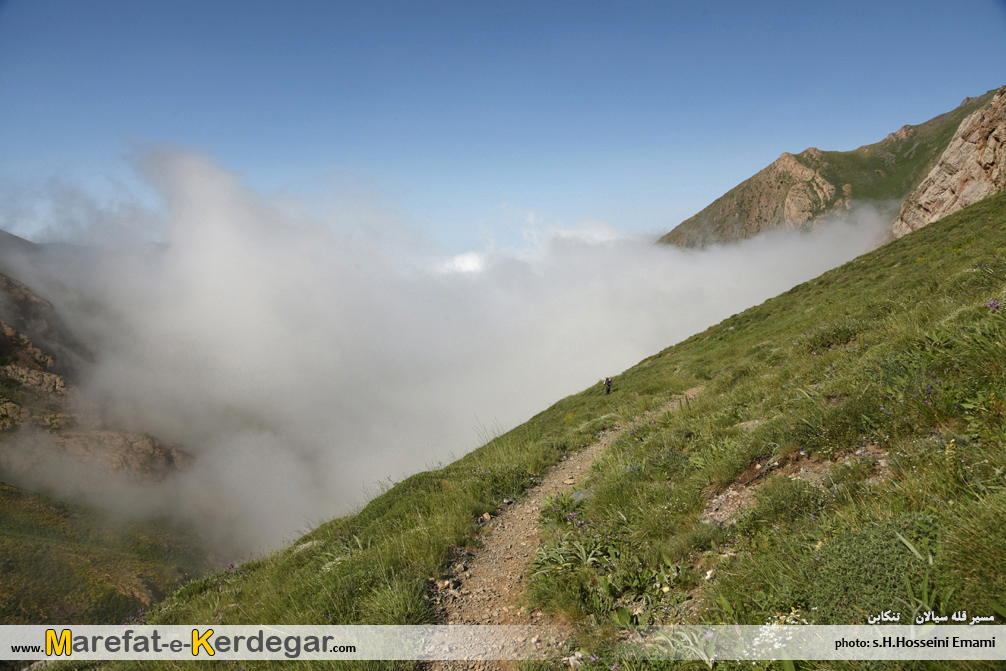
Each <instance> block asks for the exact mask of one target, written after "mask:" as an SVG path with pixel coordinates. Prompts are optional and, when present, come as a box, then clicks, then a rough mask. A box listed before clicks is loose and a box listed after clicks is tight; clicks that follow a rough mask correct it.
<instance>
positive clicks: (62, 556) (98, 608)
mask: <svg viewBox="0 0 1006 671" xmlns="http://www.w3.org/2000/svg"><path fill="white" fill-rule="evenodd" d="M0 244H2V246H3V250H2V251H3V254H0V256H4V255H5V254H11V253H15V254H19V255H21V256H25V255H28V256H29V257H30V256H31V255H32V254H37V253H39V250H38V246H36V245H33V244H32V243H29V242H27V241H24V240H21V239H20V238H17V237H15V236H12V235H9V234H6V233H4V234H3V235H2V236H0ZM3 270H5V271H7V272H10V270H9V269H8V268H6V267H4V268H3ZM90 363H91V354H90V353H89V352H88V350H87V348H86V347H84V346H83V345H82V344H80V343H79V342H78V341H77V340H76V339H75V338H74V336H73V334H72V333H71V332H70V330H69V329H68V328H67V326H66V325H65V324H64V323H63V322H62V320H61V319H60V317H59V315H58V314H57V312H56V310H55V308H54V307H53V305H52V304H51V303H50V302H49V301H48V300H46V299H45V298H44V297H42V296H40V295H38V294H37V293H35V292H34V291H33V290H32V289H31V288H30V287H28V286H26V285H25V284H23V283H21V282H19V281H18V280H16V279H14V278H13V277H10V276H8V275H6V274H0V480H2V481H0V623H2V624H34V623H40V622H57V621H58V622H70V623H118V622H122V621H124V620H126V619H127V618H128V617H131V616H133V615H135V614H136V613H137V612H138V611H139V610H140V609H142V608H145V607H147V606H150V605H151V604H153V603H154V602H156V601H158V600H160V599H161V598H163V596H164V594H165V593H168V592H170V591H171V590H173V589H174V588H176V587H177V586H178V584H179V583H181V582H184V581H186V580H188V579H190V578H191V577H194V576H198V575H201V574H202V573H203V572H205V571H206V569H207V562H208V559H207V555H206V552H205V550H204V549H203V548H202V547H201V545H202V542H201V541H200V540H199V539H198V538H197V537H196V536H195V535H194V534H192V533H189V532H186V531H182V530H179V529H176V528H172V527H171V526H170V525H168V524H164V523H160V522H156V521H153V522H149V521H148V522H138V521H136V520H131V519H124V518H123V517H122V515H121V514H112V513H109V512H106V511H101V510H96V509H91V508H87V507H85V506H81V505H73V504H71V503H67V502H65V501H60V500H57V499H56V498H53V497H52V496H47V495H45V494H43V493H38V491H29V489H25V488H23V487H19V486H16V485H15V484H12V483H13V482H23V481H24V480H28V481H30V485H31V489H32V490H39V491H43V492H45V491H47V490H48V489H49V488H50V487H51V486H53V485H56V484H58V482H57V480H54V478H56V479H58V478H74V479H81V478H83V476H84V474H83V473H82V467H95V468H97V469H99V470H100V471H102V472H111V473H115V474H118V475H119V476H120V477H125V478H129V479H131V480H133V481H138V482H141V483H142V482H148V481H158V480H161V479H163V478H165V477H168V476H169V475H170V474H171V473H172V472H174V471H176V470H177V469H179V468H181V467H184V466H185V465H186V464H187V463H188V462H189V461H190V459H191V458H190V457H189V456H188V455H187V454H186V453H185V452H184V451H183V450H181V449H180V448H179V447H177V446H172V445H165V444H162V443H161V442H160V441H159V440H157V439H156V438H154V437H152V436H148V435H145V434H142V433H138V432H135V431H128V430H123V429H121V428H118V427H115V426H108V425H106V424H105V422H104V421H103V420H102V418H101V416H100V413H99V412H98V410H97V408H96V407H94V406H93V405H92V404H90V403H88V402H87V400H86V399H84V398H83V397H82V396H81V394H80V393H79V391H78V389H77V387H76V386H75V382H76V381H77V379H78V377H79V376H80V375H81V374H82V371H83V370H85V369H86V367H87V366H89V365H90ZM57 466H58V468H55V467H57ZM59 473H62V475H59ZM26 486H27V485H26Z"/></svg>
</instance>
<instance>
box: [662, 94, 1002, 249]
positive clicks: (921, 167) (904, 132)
mask: <svg viewBox="0 0 1006 671" xmlns="http://www.w3.org/2000/svg"><path fill="white" fill-rule="evenodd" d="M994 94H995V91H990V92H988V93H986V94H985V95H984V96H980V97H976V98H966V99H965V100H964V102H962V103H961V105H960V106H959V107H957V108H956V109H954V110H952V111H950V112H947V113H945V114H941V115H940V116H937V117H935V118H933V119H930V120H929V121H926V122H925V123H922V124H919V125H915V126H913V125H907V126H902V127H901V128H900V129H898V130H897V131H895V132H893V133H889V134H888V135H887V137H885V138H884V139H883V140H881V141H880V142H877V143H875V144H870V145H864V146H862V147H859V148H858V149H854V150H852V151H845V152H840V151H821V150H818V149H815V148H813V147H812V148H809V149H807V150H805V151H803V152H801V153H799V154H795V155H794V154H790V153H783V154H782V155H781V156H780V157H779V158H778V159H777V160H776V161H775V162H773V163H772V164H771V165H769V166H768V167H767V168H765V169H764V170H762V171H760V172H759V173H757V174H756V175H754V176H753V177H751V178H750V179H748V180H746V181H744V182H742V183H741V184H739V185H738V186H736V187H735V188H733V189H731V190H730V191H728V192H727V193H726V194H724V195H723V196H722V197H720V198H718V199H717V200H716V201H714V202H713V203H712V204H711V205H709V206H708V207H707V208H705V209H704V210H702V211H701V212H699V213H698V214H696V215H695V216H693V217H691V218H689V219H687V220H686V221H684V222H682V223H681V224H680V225H678V226H677V227H676V228H675V229H674V230H672V231H671V232H670V233H668V234H667V235H665V236H663V237H662V238H661V239H660V242H663V243H670V244H675V245H679V246H683V247H702V246H704V245H708V244H716V243H724V242H734V241H737V240H742V239H745V238H750V237H752V236H754V235H757V234H759V233H762V232H763V231H767V230H771V229H776V228H810V227H813V226H816V225H818V224H820V223H822V222H824V221H827V220H828V219H829V218H833V217H835V216H839V215H841V214H842V213H843V212H845V211H846V210H848V209H849V207H850V206H851V204H852V203H853V201H864V202H875V203H889V202H891V201H893V202H895V203H899V202H901V201H903V200H904V199H905V197H906V196H908V194H909V193H910V192H912V190H913V189H915V188H916V187H918V186H919V184H920V183H921V182H922V181H923V180H924V179H925V178H926V177H927V175H929V174H930V172H931V171H932V170H933V169H934V166H936V165H937V163H938V162H939V161H940V159H941V155H942V154H943V153H944V151H945V150H946V149H947V148H948V146H949V145H950V144H951V142H952V141H953V140H954V138H955V137H956V136H955V134H954V133H955V131H956V130H957V129H958V128H959V127H961V124H962V122H963V121H966V120H967V119H972V118H973V117H975V115H980V112H981V110H982V109H984V108H985V107H987V106H988V105H989V104H990V102H991V100H992V98H993V96H994Z"/></svg>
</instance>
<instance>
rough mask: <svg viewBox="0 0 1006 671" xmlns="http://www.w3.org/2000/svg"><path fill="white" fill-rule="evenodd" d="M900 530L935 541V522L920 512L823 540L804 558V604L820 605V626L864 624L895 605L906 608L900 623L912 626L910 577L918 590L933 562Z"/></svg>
mask: <svg viewBox="0 0 1006 671" xmlns="http://www.w3.org/2000/svg"><path fill="white" fill-rule="evenodd" d="M898 534H901V535H902V536H904V537H905V538H907V539H908V540H910V541H911V542H912V543H913V544H915V545H916V547H921V546H923V545H925V544H926V543H928V542H929V541H935V540H936V522H935V520H934V518H932V517H929V516H927V515H920V514H909V515H903V516H901V517H898V518H894V519H889V520H883V521H879V522H874V523H873V524H871V525H870V526H868V527H866V528H863V529H858V530H855V531H849V532H846V533H844V534H842V535H841V536H838V537H837V538H834V539H831V540H827V541H825V542H824V543H823V544H822V545H821V547H820V550H819V551H818V552H817V553H816V554H814V555H812V556H810V557H809V559H807V560H806V561H807V562H809V567H808V568H809V569H810V570H808V571H807V573H806V574H807V575H808V576H809V577H810V579H809V581H808V583H807V585H806V590H807V592H806V602H807V603H809V604H810V606H811V607H815V608H817V611H816V612H817V618H816V619H817V624H866V622H867V618H868V617H870V616H871V615H875V614H876V613H878V612H882V611H885V610H892V609H893V610H895V611H902V612H903V615H902V620H901V622H902V624H908V622H906V621H905V617H906V615H905V614H904V611H905V610H906V606H905V605H904V603H903V600H906V599H907V598H908V593H909V589H908V586H907V584H906V581H907V582H908V583H910V584H911V585H912V589H913V590H915V591H918V587H919V585H921V584H922V581H923V579H924V578H925V575H926V573H927V570H928V568H929V566H928V565H927V564H926V562H924V561H921V560H919V559H918V558H917V557H915V556H914V555H913V554H912V552H911V550H909V549H908V547H907V546H906V545H905V544H904V542H902V540H901V539H900V538H898ZM909 611H910V609H909Z"/></svg>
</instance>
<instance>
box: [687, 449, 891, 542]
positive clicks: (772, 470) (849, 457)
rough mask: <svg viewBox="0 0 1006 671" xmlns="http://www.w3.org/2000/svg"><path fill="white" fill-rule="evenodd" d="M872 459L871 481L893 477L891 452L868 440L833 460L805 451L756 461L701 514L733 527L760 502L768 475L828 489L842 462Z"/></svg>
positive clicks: (711, 500)
mask: <svg viewBox="0 0 1006 671" xmlns="http://www.w3.org/2000/svg"><path fill="white" fill-rule="evenodd" d="M858 458H868V459H873V460H874V461H875V462H876V466H875V467H874V469H873V473H872V474H871V475H870V477H869V478H867V482H871V483H877V482H881V481H882V480H884V479H885V478H888V477H890V475H891V470H890V468H889V467H888V465H887V451H886V450H884V449H883V448H882V447H881V446H879V445H877V444H876V443H865V444H864V445H862V446H861V447H859V448H858V449H856V450H855V451H854V452H853V453H851V454H846V455H845V457H844V458H842V459H841V460H840V461H836V462H833V461H829V460H827V459H822V458H819V457H816V456H808V455H807V453H806V452H804V451H803V450H801V451H800V452H799V453H797V454H795V455H793V456H792V457H790V458H789V459H788V460H782V461H771V462H768V463H764V464H763V463H760V462H759V463H755V464H752V465H751V466H749V467H748V468H746V469H745V470H744V472H742V473H741V474H740V475H738V476H737V478H736V479H735V480H734V482H733V484H731V485H730V486H729V487H727V488H726V489H725V490H723V491H722V492H720V493H719V494H717V495H716V496H714V497H713V498H711V499H710V500H709V502H708V503H707V504H706V508H705V510H703V511H702V514H701V515H699V521H701V522H707V523H710V524H717V525H724V526H731V525H733V524H736V523H737V520H738V515H739V514H740V513H741V512H743V511H744V510H747V509H748V508H753V507H754V506H755V505H757V503H758V500H757V498H756V497H755V491H757V489H758V488H759V487H760V486H761V485H762V484H764V481H765V479H766V476H768V475H769V474H772V475H776V474H778V475H788V476H789V477H791V478H797V479H799V480H803V481H804V482H808V483H810V484H812V485H814V486H815V487H819V488H821V489H826V488H827V487H828V484H829V482H828V476H829V475H831V472H832V470H833V469H834V468H835V466H837V465H839V464H849V463H851V462H852V461H853V460H854V459H858Z"/></svg>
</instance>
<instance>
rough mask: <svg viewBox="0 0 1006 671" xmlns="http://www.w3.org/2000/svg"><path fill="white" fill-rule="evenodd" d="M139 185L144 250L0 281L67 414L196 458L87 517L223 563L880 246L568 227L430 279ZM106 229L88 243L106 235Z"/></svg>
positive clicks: (306, 231)
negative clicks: (200, 549) (89, 403)
mask: <svg viewBox="0 0 1006 671" xmlns="http://www.w3.org/2000/svg"><path fill="white" fill-rule="evenodd" d="M144 170H145V171H146V174H147V176H148V177H149V179H150V181H151V183H152V184H153V185H154V186H155V187H156V188H157V189H158V192H159V193H160V194H161V196H162V197H163V199H164V201H165V203H166V204H167V212H168V216H167V219H166V220H165V221H163V222H162V224H163V231H164V244H161V245H156V246H145V247H137V246H135V245H134V246H132V247H129V248H123V247H117V248H113V247H111V246H109V247H108V248H106V249H105V250H103V251H101V252H100V253H94V254H82V255H81V256H80V260H79V262H76V263H61V264H60V265H59V267H47V268H46V269H44V271H39V270H38V269H37V268H36V269H35V270H34V271H31V270H30V269H24V271H23V272H24V273H25V274H26V276H25V277H24V278H23V279H24V281H26V282H28V283H29V284H31V285H32V286H33V287H35V288H36V289H37V290H38V291H39V292H41V293H44V294H45V295H46V297H47V298H49V299H50V300H51V301H53V303H55V304H56V306H57V308H58V309H59V311H60V312H61V313H62V314H63V316H64V318H65V319H66V320H67V322H68V324H69V325H70V327H71V328H73V329H74V330H75V331H76V332H77V333H78V334H79V335H80V336H81V338H82V339H83V340H85V341H86V342H87V343H88V344H89V345H90V346H91V347H92V348H93V349H94V351H95V354H96V356H97V361H98V363H97V365H96V366H95V367H94V369H93V371H91V373H90V375H89V379H88V380H87V383H86V389H85V391H86V393H87V394H88V395H89V396H90V397H91V398H93V399H95V400H96V401H97V402H98V403H99V404H100V406H101V407H102V408H103V409H104V412H105V413H106V415H107V417H108V419H109V420H110V421H112V422H115V423H118V424H119V425H121V426H124V427H128V428H132V429H136V430H141V431H145V432H148V433H151V434H152V435H155V436H158V437H159V438H161V439H162V440H165V441H169V442H175V443H180V444H182V445H184V446H185V447H186V449H187V450H189V451H190V452H192V453H193V454H194V455H195V456H196V466H195V467H194V468H192V469H191V470H190V471H189V472H188V473H186V474H185V475H184V476H182V477H179V478H174V479H172V480H171V481H169V482H166V483H163V484H161V485H157V486H156V487H154V486H152V485H151V486H150V487H147V488H146V489H144V490H142V492H141V491H140V490H137V489H136V488H135V487H123V488H122V489H121V490H116V489H115V488H114V486H112V485H107V484H106V485H103V486H102V490H103V494H102V499H101V502H102V503H104V504H107V503H108V502H109V501H108V499H109V496H108V492H109V491H112V492H114V493H115V496H113V497H111V498H113V499H116V500H118V501H119V503H121V504H123V506H124V507H126V508H134V509H135V508H137V505H134V503H133V502H134V501H136V499H137V497H139V498H145V499H146V503H145V505H143V506H142V509H143V510H144V511H148V510H150V509H151V508H158V509H159V508H161V507H162V506H163V508H164V509H170V510H172V511H173V513H174V514H176V515H178V516H179V517H180V518H181V519H185V520H189V521H191V520H200V522H199V523H200V524H202V525H203V528H204V530H206V531H207V532H208V533H211V534H214V535H219V536H221V537H226V538H227V539H228V543H229V544H230V546H231V547H232V548H234V551H235V552H249V551H260V550H263V549H265V548H268V547H272V546H276V545H278V544H280V543H281V542H283V541H284V540H289V539H290V538H292V537H293V536H294V535H295V534H296V533H297V532H298V531H302V530H304V529H305V528H307V527H308V526H309V525H310V524H312V523H316V522H319V521H322V520H324V519H328V518H331V517H333V516H337V515H339V514H342V513H345V512H347V511H349V510H351V509H352V508H353V507H354V505H356V504H359V503H360V502H362V501H363V500H364V492H365V490H366V489H370V490H373V489H374V487H375V485H376V483H378V482H380V481H382V480H385V479H387V478H391V479H393V480H398V479H401V478H402V477H403V476H404V475H407V474H410V473H412V472H415V471H418V470H423V469H425V468H427V467H430V466H433V465H435V464H436V463H438V462H446V461H448V460H449V459H450V458H451V457H452V455H453V456H459V455H460V454H463V453H464V452H466V451H468V450H470V449H472V448H474V447H477V439H478V434H479V430H480V428H481V427H483V426H487V425H494V424H499V425H502V426H504V427H512V426H514V425H516V424H518V423H520V422H522V421H524V420H526V419H527V418H529V417H530V416H531V415H533V414H534V413H536V412H538V411H540V410H542V409H544V408H545V407H547V406H548V405H549V404H551V403H553V402H555V401H557V400H559V399H560V398H562V397H564V396H566V395H568V394H570V393H573V392H576V391H579V390H581V389H583V388H584V387H586V386H588V385H591V384H595V383H597V382H598V381H599V380H600V379H601V378H603V377H604V376H606V375H615V374H617V373H618V372H620V371H622V370H624V369H625V368H627V367H629V366H631V365H633V364H634V363H636V362H637V361H639V360H640V359H642V358H644V357H646V356H648V355H650V354H653V353H654V352H656V351H658V350H660V349H662V348H664V347H667V346H669V345H671V344H673V343H675V342H678V341H680V340H682V339H684V338H686V337H688V336H689V335H691V334H693V333H695V332H697V331H700V330H702V329H704V328H706V327H708V326H710V325H711V324H714V323H716V322H718V321H720V320H721V319H723V318H725V317H728V316H730V315H731V314H734V313H737V312H740V311H742V310H743V309H745V308H747V307H750V306H752V305H755V304H757V303H760V302H761V301H763V300H765V299H767V298H769V297H771V296H774V295H776V294H778V293H780V292H782V291H785V290H787V289H789V288H791V287H792V286H794V285H796V284H798V283H800V282H802V281H805V280H807V279H810V278H812V277H815V276H817V275H819V274H820V273H822V272H824V271H825V270H828V269H829V268H832V267H834V266H836V265H839V264H841V263H843V262H845V261H848V260H850V259H852V258H853V257H855V256H857V255H858V254H860V253H862V252H864V251H866V250H867V249H868V248H869V247H870V246H871V244H872V242H873V241H874V240H875V239H876V237H877V235H878V234H879V233H880V232H881V231H882V230H883V228H884V227H885V226H886V225H887V224H889V222H890V217H888V216H886V215H884V214H878V213H877V212H876V211H874V210H870V209H867V208H859V209H857V210H854V211H853V212H852V213H850V215H849V217H848V218H847V221H843V222H838V223H833V224H830V225H828V226H827V227H824V228H821V229H819V230H816V231H813V232H811V233H770V234H764V235H761V236H758V237H757V238H755V239H753V240H749V241H746V242H743V243H740V244H735V245H729V246H722V247H714V248H709V249H705V250H701V251H696V250H681V249H677V248H672V247H667V246H656V245H654V244H653V240H654V238H653V237H652V236H641V235H638V234H629V233H625V232H622V231H619V230H617V229H616V228H614V227H612V226H610V225H608V224H605V223H603V222H588V223H584V224H581V225H578V226H574V227H569V228H535V229H533V230H532V231H530V232H529V233H528V234H527V237H526V244H525V245H524V247H522V248H521V249H500V248H496V247H493V246H492V245H488V246H487V248H486V249H483V250H478V251H473V252H470V253H467V254H462V255H457V256H451V255H446V254H442V253H438V251H437V249H436V247H435V246H434V245H433V244H432V243H429V242H427V241H423V240H421V239H420V237H419V236H418V235H417V234H416V233H415V232H412V231H408V230H403V229H402V228H401V227H400V226H398V225H397V224H395V222H393V221H382V220H381V217H380V216H375V215H374V214H373V213H368V214H367V215H366V216H365V217H364V218H362V219H361V218H354V213H352V212H349V213H347V212H342V213H339V212H334V213H332V214H331V215H325V216H321V215H316V214H308V213H307V211H308V210H307V208H301V207H298V205H297V204H296V203H295V202H292V201H290V200H278V199H272V198H268V197H264V196H262V195H260V194H257V193H254V192H253V191H251V190H249V189H248V188H246V187H244V186H243V185H242V184H241V182H240V180H239V179H238V178H237V177H236V176H234V175H232V174H230V173H227V172H226V171H224V170H221V169H220V168H218V167H216V166H215V165H214V164H213V163H212V162H211V161H210V160H209V159H207V158H206V157H204V156H200V155H195V154H191V153H184V152H161V153H157V154H153V155H151V156H150V157H148V159H147V160H146V161H145V162H144ZM130 211H131V210H129V208H126V209H125V210H123V209H122V208H119V209H118V210H117V213H116V220H115V222H114V227H111V230H116V231H119V230H125V231H128V230H129V221H130V215H129V212H130ZM123 212H125V213H126V214H123ZM136 212H137V214H136V215H135V216H136V225H137V226H138V227H142V228H143V230H144V231H149V230H150V229H151V226H152V224H151V215H149V213H145V211H144V210H143V208H141V207H139V206H138V207H137V208H136ZM361 216H362V215H361ZM93 218H94V219H95V224H94V225H96V226H97V225H100V224H101V221H100V220H101V217H100V216H98V217H93ZM361 221H362V222H363V223H361ZM66 225H67V230H68V231H72V232H73V234H74V235H77V234H79V233H80V227H81V225H80V223H79V222H76V221H67V222H66ZM57 228H58V227H57ZM106 229H108V227H106ZM28 275H33V276H28ZM47 458H50V457H47ZM30 461H31V460H25V459H24V458H21V459H20V461H19V462H18V463H22V462H23V463H28V462H30ZM54 472H55V471H54ZM32 477H35V476H34V475H33V476H32ZM33 482H34V481H33ZM43 484H45V486H48V487H51V488H55V489H56V490H57V491H58V489H59V483H58V482H49V483H43ZM36 485H37V483H36ZM155 490H156V491H155ZM75 496H76V497H77V498H81V497H84V498H86V497H87V494H86V493H81V492H80V491H77V492H76V494H75ZM151 502H153V503H154V504H156V505H151Z"/></svg>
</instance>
